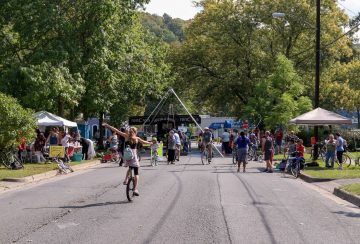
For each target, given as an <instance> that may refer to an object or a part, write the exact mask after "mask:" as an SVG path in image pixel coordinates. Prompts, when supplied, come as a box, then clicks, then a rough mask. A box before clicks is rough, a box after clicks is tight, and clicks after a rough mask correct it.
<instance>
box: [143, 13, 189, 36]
mask: <svg viewBox="0 0 360 244" xmlns="http://www.w3.org/2000/svg"><path fill="white" fill-rule="evenodd" d="M140 20H141V23H142V25H143V26H144V28H145V29H146V30H148V31H149V32H150V33H152V34H153V35H155V36H156V37H158V38H160V39H161V40H163V41H164V42H166V43H178V42H183V41H184V39H185V34H184V28H185V26H186V23H187V21H185V20H182V19H178V18H175V19H173V18H172V17H171V16H169V15H168V14H164V15H163V16H162V17H161V16H157V15H154V14H153V15H151V14H148V13H141V14H140Z"/></svg>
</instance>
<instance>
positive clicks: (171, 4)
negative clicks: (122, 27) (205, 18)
mask: <svg viewBox="0 0 360 244" xmlns="http://www.w3.org/2000/svg"><path fill="white" fill-rule="evenodd" d="M192 2H193V0H151V2H150V3H149V4H148V5H147V7H146V12H149V13H152V14H157V15H163V14H164V13H167V14H169V15H170V16H171V17H174V18H181V19H186V20H187V19H191V18H193V17H194V16H195V14H196V13H197V12H198V11H199V9H196V8H195V7H194V6H193V3H192ZM337 2H338V3H339V6H340V7H341V8H343V9H345V11H346V12H347V13H348V15H350V16H355V15H356V14H357V13H358V12H360V0H337Z"/></svg>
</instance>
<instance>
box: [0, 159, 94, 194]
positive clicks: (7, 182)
mask: <svg viewBox="0 0 360 244" xmlns="http://www.w3.org/2000/svg"><path fill="white" fill-rule="evenodd" d="M98 165H100V160H98V159H94V160H91V161H89V162H87V163H82V164H79V165H74V166H72V169H73V170H74V171H75V172H77V171H81V170H84V169H88V168H91V167H94V166H98ZM70 174H71V173H70ZM58 175H59V176H61V174H59V171H58V170H51V171H48V172H45V173H41V174H36V175H31V176H27V177H23V178H6V179H4V180H2V181H0V193H2V192H4V191H8V190H11V189H15V188H19V187H22V186H25V185H28V184H32V183H36V182H40V181H42V180H46V179H50V178H53V177H55V176H58ZM67 175H69V174H67Z"/></svg>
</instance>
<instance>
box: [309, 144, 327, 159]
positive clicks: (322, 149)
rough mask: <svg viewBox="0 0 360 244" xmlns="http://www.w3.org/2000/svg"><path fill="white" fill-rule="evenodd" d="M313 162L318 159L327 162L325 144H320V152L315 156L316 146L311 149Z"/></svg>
mask: <svg viewBox="0 0 360 244" xmlns="http://www.w3.org/2000/svg"><path fill="white" fill-rule="evenodd" d="M310 155H311V160H316V159H321V160H323V161H324V160H325V155H326V147H325V144H323V143H318V150H317V153H316V154H315V149H314V146H313V147H312V148H311V154H310Z"/></svg>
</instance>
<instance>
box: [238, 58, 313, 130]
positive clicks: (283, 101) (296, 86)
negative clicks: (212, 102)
mask: <svg viewBox="0 0 360 244" xmlns="http://www.w3.org/2000/svg"><path fill="white" fill-rule="evenodd" d="M275 67H276V68H275V70H274V71H273V73H272V74H270V75H269V77H268V78H267V79H264V80H263V81H262V82H260V83H258V85H257V86H256V88H255V92H254V97H251V98H250V99H249V103H248V104H247V105H246V107H245V109H244V111H246V113H245V114H252V115H253V116H254V117H256V116H261V117H263V118H264V122H265V124H266V127H268V128H275V127H276V126H277V125H283V126H284V127H285V128H286V127H288V122H289V120H291V119H292V118H294V117H296V116H298V115H300V114H302V113H305V112H307V111H310V110H311V108H312V104H311V100H310V99H309V98H308V97H306V96H304V91H305V89H304V86H303V83H302V82H301V78H300V76H299V75H298V74H297V73H296V71H295V69H294V66H293V63H292V62H291V61H290V60H288V59H287V58H286V57H285V56H283V55H279V56H278V57H277V59H276V64H275Z"/></svg>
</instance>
